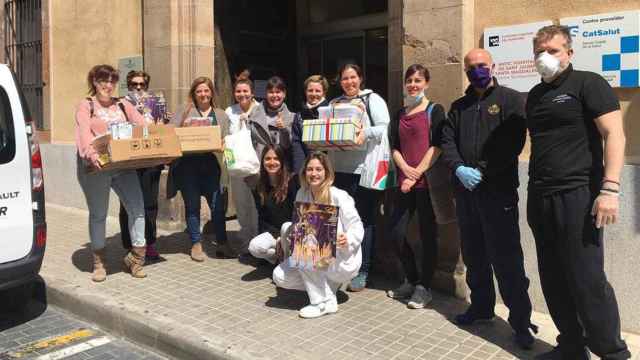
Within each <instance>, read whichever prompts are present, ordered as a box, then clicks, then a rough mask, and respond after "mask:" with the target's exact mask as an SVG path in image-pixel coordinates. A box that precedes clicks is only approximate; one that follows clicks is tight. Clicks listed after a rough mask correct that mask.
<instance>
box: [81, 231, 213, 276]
mask: <svg viewBox="0 0 640 360" xmlns="http://www.w3.org/2000/svg"><path fill="white" fill-rule="evenodd" d="M202 245H203V249H204V251H205V253H206V254H207V255H208V256H209V257H210V258H215V246H214V245H213V244H211V242H210V241H209V240H207V237H206V236H203V239H202ZM105 249H106V251H105V257H106V268H107V275H113V274H117V273H119V272H122V271H123V265H122V259H123V258H124V256H125V255H126V254H127V250H125V249H124V248H123V247H122V241H121V238H120V234H119V233H118V234H116V235H113V236H110V237H108V238H107V239H106V247H105ZM156 249H157V250H158V252H159V253H160V259H159V260H154V261H147V262H146V264H145V266H153V265H154V264H158V263H162V262H165V261H167V260H166V259H165V258H164V257H163V255H169V254H184V255H185V256H189V254H190V251H191V242H190V241H189V236H188V235H187V234H185V233H184V232H182V231H179V232H175V233H173V234H170V235H164V236H159V237H158V238H157V240H156ZM71 261H72V263H73V265H74V266H75V267H76V268H77V269H78V270H80V271H82V272H86V273H91V272H92V271H93V257H92V251H91V245H90V243H85V244H84V245H83V246H82V248H80V249H77V250H76V251H75V252H74V253H73V255H71Z"/></svg>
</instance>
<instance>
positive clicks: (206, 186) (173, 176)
mask: <svg viewBox="0 0 640 360" xmlns="http://www.w3.org/2000/svg"><path fill="white" fill-rule="evenodd" d="M213 95H214V86H213V82H212V81H211V79H209V78H208V77H199V78H197V79H195V80H193V83H192V84H191V89H190V90H189V100H188V103H187V104H186V106H185V108H184V109H183V110H182V111H178V112H177V115H176V117H175V119H174V122H175V123H176V125H177V126H180V127H183V126H190V125H191V124H192V123H196V122H198V123H202V122H204V123H206V124H209V125H218V126H220V133H221V135H222V137H223V138H224V136H225V135H227V134H228V132H229V118H228V117H227V114H225V112H224V111H223V110H222V109H219V108H216V107H215V103H214V101H213ZM221 141H222V139H221ZM221 173H222V172H221V167H220V163H219V161H218V159H217V157H216V155H214V154H213V153H203V154H190V155H185V156H183V157H182V158H180V159H178V160H176V161H175V162H174V163H173V164H172V165H171V169H170V171H169V179H168V180H167V182H168V184H167V198H172V197H174V196H175V195H176V193H177V191H178V190H180V192H181V194H182V199H183V201H184V208H185V218H186V219H185V220H186V222H187V232H188V233H189V238H190V240H191V259H192V260H193V261H197V262H202V261H204V260H205V254H204V252H203V250H202V242H201V237H202V234H201V233H200V197H204V198H205V199H206V200H207V203H208V204H209V209H211V219H212V221H213V227H214V231H215V235H216V241H217V242H218V244H226V241H227V232H226V224H225V213H224V204H223V202H222V187H221V186H220V177H221Z"/></svg>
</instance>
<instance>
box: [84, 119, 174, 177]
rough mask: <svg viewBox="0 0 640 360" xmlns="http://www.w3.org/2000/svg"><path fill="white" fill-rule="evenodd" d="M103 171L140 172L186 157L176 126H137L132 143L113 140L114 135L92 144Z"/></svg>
mask: <svg viewBox="0 0 640 360" xmlns="http://www.w3.org/2000/svg"><path fill="white" fill-rule="evenodd" d="M92 145H93V148H94V149H95V150H96V151H97V152H98V156H99V157H98V160H99V162H100V165H101V166H102V168H101V169H100V170H114V169H139V168H146V167H151V166H156V165H161V164H167V163H170V162H171V161H173V160H174V159H176V158H178V157H180V156H182V151H181V150H180V144H179V142H178V136H177V135H176V133H175V129H174V127H173V126H172V125H148V126H135V127H134V128H133V137H132V138H131V139H117V140H116V139H112V138H111V135H110V134H105V135H102V136H98V137H96V138H95V139H94V140H93V142H92Z"/></svg>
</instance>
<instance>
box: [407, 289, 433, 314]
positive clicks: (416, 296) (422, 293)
mask: <svg viewBox="0 0 640 360" xmlns="http://www.w3.org/2000/svg"><path fill="white" fill-rule="evenodd" d="M431 300H433V295H431V291H429V290H427V289H425V288H424V286H422V285H416V289H415V291H414V292H413V295H411V299H410V300H409V302H408V303H407V307H408V308H409V309H423V308H424V307H425V306H427V305H428V304H429V303H430V302H431Z"/></svg>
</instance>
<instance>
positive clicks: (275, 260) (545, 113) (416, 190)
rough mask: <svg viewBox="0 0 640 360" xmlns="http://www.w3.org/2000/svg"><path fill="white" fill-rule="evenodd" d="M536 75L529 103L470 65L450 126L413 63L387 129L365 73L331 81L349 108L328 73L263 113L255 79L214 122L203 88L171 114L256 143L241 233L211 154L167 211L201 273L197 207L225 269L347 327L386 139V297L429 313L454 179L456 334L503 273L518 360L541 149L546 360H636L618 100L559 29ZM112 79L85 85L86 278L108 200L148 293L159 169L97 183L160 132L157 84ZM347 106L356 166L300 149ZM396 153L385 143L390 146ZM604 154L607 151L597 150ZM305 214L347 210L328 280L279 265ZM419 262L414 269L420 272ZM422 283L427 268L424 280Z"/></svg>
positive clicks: (97, 273)
mask: <svg viewBox="0 0 640 360" xmlns="http://www.w3.org/2000/svg"><path fill="white" fill-rule="evenodd" d="M534 52H535V54H534V56H535V63H536V69H537V70H538V72H539V73H540V75H541V78H542V80H541V82H540V83H539V84H538V85H536V86H535V87H534V88H533V89H531V91H530V92H529V94H528V96H527V98H526V102H525V101H524V99H523V97H522V95H521V94H519V93H518V92H516V91H515V90H512V89H510V88H507V87H504V86H501V85H500V84H498V82H497V80H496V78H495V77H494V76H493V71H494V64H493V61H492V59H491V55H490V54H489V52H487V51H486V50H483V49H473V50H471V51H470V52H469V53H468V54H467V55H466V56H465V58H464V67H465V71H466V75H467V77H468V79H469V82H470V85H469V87H468V88H467V90H466V92H465V94H464V96H462V97H461V98H459V99H458V100H456V101H455V102H453V104H451V106H450V110H449V112H448V113H446V112H445V109H444V107H443V106H442V105H440V104H437V103H434V102H432V101H431V100H429V99H428V97H427V96H426V92H427V89H428V87H429V81H430V74H429V71H428V69H427V68H425V67H424V66H422V65H420V64H414V65H411V66H410V67H409V68H408V69H407V70H406V73H405V78H404V84H405V104H404V107H403V108H402V109H401V110H400V111H399V112H398V113H397V114H395V115H394V116H390V115H389V110H388V108H387V105H386V103H385V101H384V99H382V97H380V96H379V95H378V94H376V93H375V92H374V91H372V90H369V89H364V86H363V84H364V76H363V73H362V70H361V68H360V67H359V66H358V65H356V64H345V65H343V66H342V67H341V68H340V69H339V72H338V74H339V75H338V76H339V78H338V82H339V84H340V86H341V88H342V92H343V94H342V95H341V96H339V97H337V98H335V99H333V100H330V101H329V100H328V99H326V98H325V96H326V94H327V91H328V87H329V84H328V82H327V80H326V79H325V78H324V77H322V76H320V75H313V76H310V77H309V78H308V79H307V80H306V81H305V83H304V90H305V101H304V103H303V104H302V106H301V108H300V111H299V112H292V111H291V110H290V109H289V108H288V107H287V105H286V104H285V99H286V96H287V88H286V85H285V83H284V81H283V80H282V79H281V78H280V77H277V76H274V77H272V78H270V79H269V80H268V81H267V86H266V96H265V99H264V100H263V101H261V102H258V101H257V100H256V99H255V93H254V87H253V83H252V81H251V80H250V79H249V76H248V73H246V72H243V73H241V74H240V75H239V76H238V77H237V79H236V81H235V84H234V85H233V94H234V99H235V104H234V105H232V106H230V107H229V108H227V109H226V110H225V111H223V110H222V109H219V108H217V107H216V104H215V102H214V100H213V99H214V86H213V83H212V81H211V80H210V79H208V78H206V77H202V78H197V79H196V80H194V81H193V84H192V86H191V89H190V92H189V98H188V99H187V102H186V104H185V106H184V107H183V108H181V109H179V110H178V111H176V113H175V116H171V120H170V121H171V122H172V123H173V124H175V125H176V126H187V125H188V121H189V119H191V118H194V117H197V118H208V119H209V120H210V123H211V124H212V125H218V126H220V128H221V134H222V137H223V138H224V136H226V135H229V134H234V133H235V132H237V131H239V130H240V129H243V128H247V129H249V130H250V133H251V140H252V144H253V147H254V150H255V152H256V155H257V156H258V158H259V160H260V171H259V174H258V175H256V176H249V177H241V178H238V177H234V176H231V177H230V178H229V180H228V184H229V186H230V188H231V192H232V194H233V196H232V197H233V200H234V201H235V208H236V212H237V219H238V222H239V223H240V226H241V231H240V235H239V236H237V237H235V238H234V239H229V240H227V234H226V229H225V214H224V200H223V199H224V197H225V191H226V188H225V186H224V185H225V184H224V183H225V181H222V173H223V166H224V162H222V161H221V160H220V159H219V158H218V156H219V155H216V154H196V155H186V156H183V157H182V158H180V159H178V160H176V161H175V162H174V163H172V164H171V166H170V170H169V180H168V185H167V188H168V196H169V197H172V196H173V195H175V194H176V192H177V191H178V190H179V191H180V192H181V194H182V198H183V200H184V205H185V217H186V223H187V232H188V234H189V238H190V240H191V252H190V255H191V258H192V259H193V260H194V261H197V262H201V261H204V260H205V258H206V256H205V254H204V253H203V250H202V234H201V230H200V198H201V197H204V198H205V199H206V200H207V202H208V204H209V207H210V208H211V214H212V220H213V227H214V232H215V237H216V240H215V242H216V244H217V249H218V250H219V252H220V253H222V254H223V255H229V254H239V255H241V256H249V255H248V254H251V255H250V256H254V257H256V258H261V259H264V260H266V261H267V262H270V263H272V264H274V265H276V267H275V268H274V270H273V281H274V283H275V284H276V286H279V287H282V288H288V289H298V290H303V291H306V292H307V294H308V296H309V302H310V304H309V305H308V306H305V307H304V308H302V309H301V310H300V312H299V315H300V316H301V317H303V318H316V317H319V316H322V315H325V314H331V313H335V312H337V311H338V303H337V300H336V292H337V290H338V289H339V288H340V287H341V286H342V285H344V284H347V288H348V290H351V291H360V290H362V289H364V288H365V286H366V284H367V280H368V274H369V270H370V264H371V258H372V250H373V242H374V238H375V231H376V218H377V215H378V209H379V208H380V203H381V202H382V192H381V191H379V190H376V189H372V188H369V187H367V186H366V185H362V182H361V181H360V180H361V179H360V178H361V174H362V173H363V171H366V169H365V168H366V167H367V164H366V160H365V159H366V157H367V153H368V152H369V151H371V149H372V148H373V147H372V146H369V145H371V144H375V143H380V142H381V141H382V140H388V144H389V152H390V154H389V156H390V157H391V158H392V159H393V163H394V164H395V167H396V169H397V171H396V172H397V179H396V180H397V188H395V189H394V201H393V204H392V206H391V213H390V214H389V215H387V216H386V217H385V222H386V226H385V227H384V229H385V231H386V234H384V235H385V236H384V238H385V239H388V240H389V241H393V242H394V244H395V249H396V250H397V255H398V257H399V259H400V260H401V263H402V266H403V269H404V273H405V276H406V279H405V281H404V282H403V283H402V284H401V285H400V286H399V287H397V288H395V289H392V290H389V291H388V292H387V294H388V296H390V297H392V298H397V299H403V300H406V301H407V306H408V307H409V308H413V309H418V308H423V307H425V306H426V305H428V304H429V302H430V301H431V298H432V295H431V281H432V278H433V275H434V272H435V268H436V263H437V248H438V246H437V245H438V244H437V241H438V236H437V226H436V221H435V215H434V209H433V205H432V203H431V194H430V190H431V186H430V183H429V178H428V177H427V176H425V174H428V173H429V171H430V169H432V168H433V166H434V164H436V163H437V162H441V163H444V164H445V165H446V166H447V167H448V168H449V169H450V171H451V173H452V174H453V175H452V179H453V187H454V189H455V190H454V194H455V202H456V211H457V216H458V221H459V228H460V235H461V241H462V255H463V261H464V263H465V265H466V267H467V274H466V276H467V284H468V285H469V288H470V290H471V296H470V297H471V304H470V306H469V308H468V309H467V311H466V312H464V313H462V314H459V315H458V316H456V317H455V319H454V321H455V322H456V323H457V324H459V325H461V326H467V325H473V324H476V323H478V322H482V321H489V320H492V319H493V318H494V316H495V314H494V306H495V302H496V294H495V289H494V285H493V284H494V283H493V275H494V273H495V276H496V279H497V281H498V286H499V290H500V293H501V296H502V299H503V300H504V302H505V305H506V306H507V307H508V308H509V310H510V312H509V319H508V321H509V324H510V325H511V326H512V328H513V330H514V334H515V336H514V340H515V342H516V344H517V345H519V346H520V347H521V348H524V349H531V348H532V346H533V343H534V337H533V335H532V331H533V332H534V333H535V332H537V327H536V326H535V325H534V324H532V323H531V312H532V307H531V301H530V299H529V295H528V286H529V280H528V278H527V276H526V274H525V269H524V259H523V252H522V247H521V244H520V229H519V225H518V219H519V214H518V192H517V188H518V186H519V180H518V179H519V177H518V156H519V154H520V153H521V151H522V148H523V146H524V142H525V138H526V132H527V130H528V131H529V134H530V137H531V159H530V163H529V185H528V203H527V220H528V222H529V226H530V227H531V229H532V231H533V235H534V238H535V241H536V249H537V255H538V267H539V272H540V278H541V285H542V290H543V293H544V296H545V299H546V301H547V305H548V308H549V312H550V314H551V316H552V318H553V320H554V322H555V325H556V327H557V328H558V330H559V332H560V335H559V336H558V338H557V341H558V346H556V347H555V348H554V349H553V350H552V351H550V352H547V353H545V354H542V355H540V356H539V357H538V358H540V359H588V358H589V351H588V350H587V347H588V348H589V349H590V350H591V351H592V352H594V353H595V354H597V355H598V356H601V357H602V358H603V359H628V358H630V353H629V351H628V349H627V346H626V344H625V342H624V341H623V340H622V339H621V337H620V318H619V313H618V307H617V303H616V299H615V294H614V291H613V289H612V288H611V286H610V284H609V283H608V281H607V278H606V275H605V273H604V266H603V248H602V231H603V227H604V226H606V225H609V224H612V223H614V222H615V221H616V215H617V210H618V197H619V195H620V174H621V169H622V165H623V152H624V145H625V138H624V133H623V127H622V119H621V113H620V106H619V103H618V100H617V98H616V96H615V94H614V93H613V91H612V89H611V87H610V86H609V84H608V83H607V82H606V81H605V80H604V79H603V78H602V77H601V76H599V75H597V74H594V73H590V72H585V71H578V70H574V69H573V67H572V65H571V58H572V56H573V50H572V48H571V35H570V33H569V31H568V29H567V28H566V27H563V26H557V25H551V26H546V27H543V28H542V29H540V30H539V31H538V33H537V34H536V37H535V39H534ZM117 81H118V73H117V71H116V70H115V69H113V68H112V67H111V66H109V65H98V66H95V67H94V68H93V69H92V70H91V71H90V73H89V75H88V86H89V93H90V95H91V96H90V97H88V98H87V99H85V100H83V101H82V102H81V103H80V105H79V107H78V110H77V114H76V122H77V127H76V142H77V147H78V180H79V182H80V185H81V187H82V189H83V192H84V194H85V196H86V200H87V205H88V208H89V214H90V215H89V235H90V239H91V248H92V250H93V258H94V270H93V274H92V279H93V280H94V281H96V282H99V281H104V280H105V278H106V272H105V268H104V248H105V219H106V216H107V206H108V197H109V189H110V188H112V189H114V191H115V192H116V194H117V195H118V197H119V198H120V200H121V204H122V206H121V217H120V218H121V224H122V235H123V240H124V239H128V242H127V243H124V242H123V244H124V245H125V246H126V247H128V248H130V252H129V253H128V254H127V255H126V257H125V259H124V264H125V267H126V269H127V270H128V271H129V272H130V273H131V274H132V275H133V276H134V277H144V276H145V274H144V271H143V265H144V262H145V257H146V258H147V259H154V258H156V257H157V256H158V253H157V250H156V249H155V247H154V243H155V237H156V234H155V218H156V215H157V197H158V182H159V177H160V176H159V174H160V170H161V169H159V168H151V169H140V170H112V171H88V169H91V168H94V169H93V170H95V168H97V169H99V168H100V162H99V161H98V157H97V153H96V151H95V149H93V148H92V146H91V140H92V139H93V137H95V136H97V135H100V134H103V133H105V132H107V128H108V125H109V124H110V123H113V122H116V123H117V122H124V121H129V122H131V123H134V124H137V125H143V124H145V122H146V123H149V122H158V121H161V120H162V119H153V118H150V117H149V116H144V115H145V114H144V109H143V107H140V106H137V105H138V104H136V99H138V101H139V99H141V98H143V97H144V96H145V94H146V90H147V89H148V87H149V76H148V75H147V74H145V73H144V72H132V73H130V74H129V76H128V77H127V85H128V88H129V90H130V91H131V92H132V94H134V95H135V96H130V97H127V98H124V99H118V98H115V97H113V90H114V88H115V84H116V83H117ZM341 104H350V105H353V106H354V107H355V108H357V109H359V111H360V115H361V116H360V119H361V126H360V128H359V130H358V131H357V133H356V135H357V136H356V140H355V142H356V144H357V145H359V147H358V148H357V149H355V150H346V151H343V150H335V151H334V150H329V151H324V152H322V151H313V150H311V149H309V148H308V147H307V146H306V145H305V143H304V142H303V141H302V132H303V121H304V120H307V119H314V118H318V117H319V112H318V108H319V107H321V106H329V107H336V106H340V105H341ZM385 137H386V139H383V138H385ZM603 144H604V146H603ZM295 202H306V203H316V204H328V205H334V206H338V207H339V208H340V211H339V216H338V217H339V219H338V231H337V241H336V259H335V261H334V262H333V263H332V264H331V265H330V266H329V267H328V268H327V269H326V270H323V271H311V270H303V269H298V268H293V267H291V266H289V264H288V262H287V261H285V260H286V259H285V258H284V254H285V253H286V252H285V251H283V250H284V249H283V245H282V244H283V242H284V241H283V237H284V236H286V234H287V232H288V230H289V229H290V227H291V218H292V214H293V212H294V204H295ZM416 212H417V215H418V218H419V223H420V241H421V244H422V247H421V248H422V253H421V254H417V253H415V251H414V249H413V248H412V247H411V246H409V244H408V243H407V241H406V240H407V239H406V238H407V228H408V224H409V220H410V219H411V217H412V216H413V215H414V213H416ZM420 259H421V260H420ZM420 263H421V267H420V268H418V264H420Z"/></svg>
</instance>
